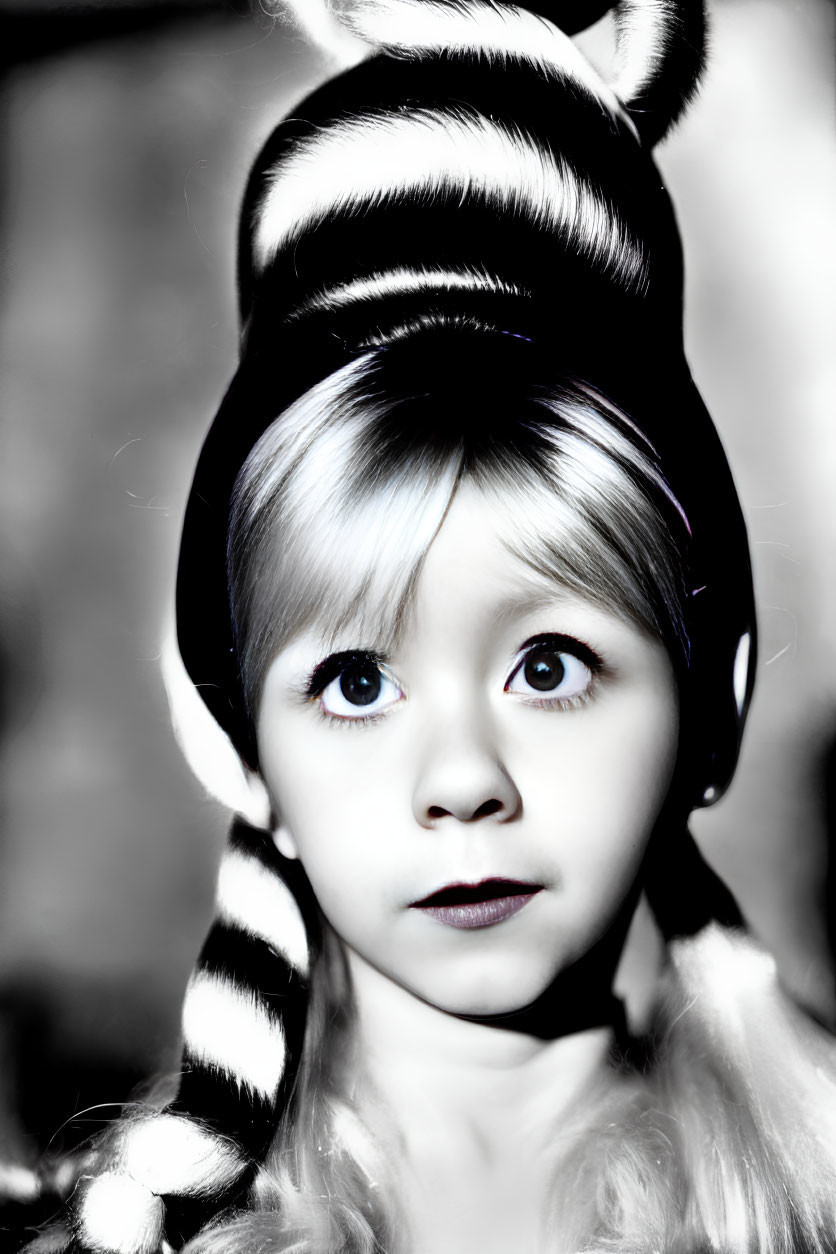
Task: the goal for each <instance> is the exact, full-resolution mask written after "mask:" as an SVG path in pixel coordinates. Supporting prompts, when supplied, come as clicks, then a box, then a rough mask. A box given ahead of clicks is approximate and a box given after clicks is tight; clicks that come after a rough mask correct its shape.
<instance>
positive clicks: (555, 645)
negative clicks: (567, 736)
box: [505, 633, 607, 710]
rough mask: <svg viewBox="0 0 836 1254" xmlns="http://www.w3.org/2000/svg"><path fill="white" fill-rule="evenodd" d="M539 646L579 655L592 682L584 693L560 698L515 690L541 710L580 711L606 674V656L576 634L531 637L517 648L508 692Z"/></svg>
mask: <svg viewBox="0 0 836 1254" xmlns="http://www.w3.org/2000/svg"><path fill="white" fill-rule="evenodd" d="M537 649H545V650H548V651H549V652H551V653H556V654H567V655H568V656H569V657H573V658H576V659H577V661H579V662H581V663H582V664H583V665H584V666H585V667H586V669H587V670H588V671H589V682H588V684H587V686H586V687H585V688H584V690H583V691H582V692H578V693H573V694H572V695H570V696H568V697H567V696H562V697H561V696H557V697H546V696H544V697H534V696H530V695H528V694H524V693H516V694H515V695H516V696H518V697H520V699H521V700H522V701H523V702H524V704H525V705H527V706H529V707H533V708H534V709H541V710H578V709H580V708H581V707H582V706H584V705H586V704H587V703H588V702H589V701H590V700H591V698H592V697H593V696H594V695H595V691H596V689H597V687H598V683H599V681H600V679H601V676H602V675H604V674H605V673H606V670H607V667H606V663H605V662H604V659H603V658H602V657H601V655H600V654H599V653H596V652H595V650H594V649H591V648H590V647H589V645H587V644H584V643H583V641H582V640H578V639H577V638H576V637H575V636H564V635H562V634H560V633H547V634H546V635H543V636H532V637H531V638H530V639H529V640H526V642H525V644H523V645H522V646H521V647H520V649H519V650H518V651H517V653H516V655H515V659H514V666H513V669H512V671H511V674H510V675H509V677H508V679H507V680H506V681H505V691H506V692H508V691H509V690H510V685H511V684H512V682H513V681H514V679H515V678H516V676H517V675H518V674H519V673H520V671H521V670H522V668H523V666H524V665H525V661H526V658H527V657H528V656H529V655H530V654H531V653H533V652H535V651H536V650H537Z"/></svg>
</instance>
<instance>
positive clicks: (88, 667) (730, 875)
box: [0, 0, 836, 1153]
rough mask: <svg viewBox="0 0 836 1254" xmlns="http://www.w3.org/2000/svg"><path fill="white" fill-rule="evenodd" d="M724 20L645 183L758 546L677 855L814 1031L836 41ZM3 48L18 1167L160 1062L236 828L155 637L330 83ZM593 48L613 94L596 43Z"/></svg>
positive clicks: (86, 38)
mask: <svg viewBox="0 0 836 1254" xmlns="http://www.w3.org/2000/svg"><path fill="white" fill-rule="evenodd" d="M712 16H713V38H712V55H711V62H710V69H709V73H708V75H707V77H706V80H705V83H704V86H703V90H702V93H701V95H700V98H699V100H698V102H697V103H696V105H695V107H694V108H692V110H691V112H690V113H689V115H688V117H687V119H686V121H685V122H684V123H683V124H682V125H681V126H680V127H679V129H678V130H677V131H676V132H675V133H674V135H673V136H671V137H670V139H669V140H668V141H667V142H666V143H665V144H664V145H663V147H662V148H661V149H660V150H659V154H658V155H659V160H660V164H661V166H662V168H663V171H664V173H665V175H666V178H667V180H668V183H669V186H670V189H671V192H672V194H673V198H674V202H675V204H676V205H677V207H678V212H679V217H680V221H681V226H682V231H683V236H684V244H685V253H686V262H687V274H688V280H687V342H688V346H689V356H690V360H691V364H692V368H693V371H694V374H695V376H696V378H697V381H698V383H699V384H700V387H701V389H702V391H703V394H704V396H705V398H706V401H707V403H708V406H709V409H710V410H711V412H712V414H713V415H714V418H715V421H716V422H717V425H718V427H719V429H720V431H721V433H722V435H723V438H724V440H725V443H726V445H727V448H728V450H729V455H730V459H731V462H732V466H733V467H734V469H735V472H736V476H737V479H738V484H739V488H740V492H741V496H742V500H743V504H744V509H745V512H746V515H747V518H748V521H749V526H750V531H751V540H752V546H753V554H754V561H755V572H756V582H757V592H758V603H759V614H760V629H761V669H760V681H759V686H758V690H757V694H756V698H755V702H754V707H753V710H752V714H751V719H750V727H749V732H748V737H747V741H746V744H745V748H744V753H743V759H742V763H741V767H740V771H739V774H738V777H737V779H736V782H735V784H734V787H733V789H732V791H731V793H730V794H729V795H728V796H727V797H726V798H725V799H724V800H723V801H722V802H721V803H720V804H719V805H718V806H716V807H715V808H714V809H713V810H711V811H706V812H704V813H701V814H700V815H699V816H698V817H697V822H696V831H697V835H698V838H699V840H700V842H701V844H702V847H703V849H704V851H705V852H706V854H707V855H708V856H709V858H710V859H711V860H712V861H713V863H714V864H715V865H716V866H717V868H718V869H719V870H720V872H721V873H722V874H723V875H724V876H725V878H726V879H727V880H728V882H729V883H730V884H731V885H732V887H733V889H734V890H735V892H736V893H737V895H738V897H739V898H740V900H741V902H742V904H743V906H744V909H745V911H746V913H747V915H748V917H749V918H750V920H751V922H752V924H753V926H754V928H755V930H756V931H757V932H758V933H759V934H760V935H761V936H762V937H763V939H764V940H765V941H766V943H767V944H768V945H769V946H770V947H771V948H772V949H773V950H774V952H775V953H776V955H777V957H778V960H779V964H780V967H781V970H782V972H783V975H784V978H785V980H786V981H787V983H788V984H789V985H790V987H791V988H792V989H793V990H794V991H795V992H796V994H797V995H798V996H799V997H800V998H801V999H802V1000H803V1001H804V1002H805V1003H806V1004H808V1005H809V1006H811V1007H812V1008H813V1009H815V1010H816V1011H817V1013H819V1014H820V1015H821V1016H822V1017H824V1018H831V1017H832V1012H833V1005H834V1002H833V977H832V965H831V964H832V951H833V947H834V939H836V937H835V936H834V931H836V923H834V922H833V918H832V915H831V910H830V906H831V898H832V895H833V883H834V882H836V858H834V849H836V795H834V775H833V766H834V760H835V759H836V578H834V574H836V569H835V568H836V559H835V558H834V554H836V423H834V416H833V407H834V397H836V377H834V375H836V368H834V351H833V349H834V344H836V296H834V293H836V248H834V239H833V223H834V221H836V146H835V145H834V133H835V132H836V128H835V127H834V68H833V8H832V5H831V4H830V3H829V2H828V0H716V3H714V4H713V12H712ZM0 21H2V26H3V32H2V39H1V40H0V45H2V48H3V50H4V51H3V54H2V55H3V57H4V58H5V60H4V64H3V67H2V69H3V78H2V86H1V87H0V91H1V92H2V106H3V108H2V118H3V131H2V140H0V143H1V144H2V147H0V168H1V169H2V191H1V192H0V231H2V249H3V251H2V258H3V289H2V297H1V298H0V300H1V301H2V304H0V404H1V405H2V410H1V411H0V563H1V564H2V568H1V569H0V1129H5V1136H6V1138H7V1140H11V1139H12V1137H13V1133H14V1128H15V1121H17V1122H18V1124H19V1126H21V1127H25V1129H26V1134H25V1136H24V1138H23V1141H22V1145H23V1148H24V1150H26V1149H27V1148H28V1149H30V1150H32V1151H33V1152H34V1150H35V1149H36V1148H42V1147H43V1146H44V1145H46V1144H47V1142H49V1141H50V1140H51V1139H52V1138H54V1137H55V1138H57V1139H55V1140H53V1141H52V1144H53V1145H54V1146H55V1147H60V1146H62V1145H71V1144H73V1143H74V1142H76V1141H77V1140H78V1139H79V1138H80V1137H81V1136H86V1135H87V1134H88V1133H89V1132H90V1131H91V1130H92V1129H94V1128H95V1126H96V1123H97V1121H99V1120H102V1119H106V1118H108V1117H109V1116H110V1115H111V1114H112V1113H113V1110H112V1108H106V1107H105V1108H102V1109H97V1110H91V1111H89V1112H87V1113H83V1112H85V1111H86V1108H87V1107H90V1106H94V1105H98V1104H99V1103H107V1102H113V1101H116V1102H118V1101H120V1100H122V1099H124V1098H125V1097H126V1095H127V1094H128V1092H129V1090H130V1088H131V1086H132V1085H133V1084H134V1083H135V1082H137V1081H138V1080H140V1079H141V1078H143V1077H144V1076H146V1075H148V1074H149V1073H151V1072H153V1071H155V1070H157V1069H159V1068H160V1067H166V1066H171V1065H174V1064H175V1062H176V1057H177V1050H176V1043H177V1031H178V1014H179V1005H180V1000H181V997H182V991H183V987H184V984H185V981H186V979H187V976H188V972H189V969H190V966H191V963H192V961H193V959H194V957H195V955H196V953H197V950H198V948H199V946H200V943H201V940H202V937H203V934H204V932H205V929H206V927H207V924H208V920H209V917H210V911H211V896H212V888H213V878H214V874H215V868H216V864H217V859H218V855H219V852H220V848H221V845H222V842H223V837H224V833H225V827H226V816H225V814H224V813H223V812H222V811H221V810H220V809H219V808H218V807H217V806H216V805H214V803H211V802H209V801H208V800H207V799H205V798H204V797H203V796H202V794H201V793H200V791H199V789H198V787H197V785H196V784H194V783H193V782H192V780H191V778H190V776H189V774H188V772H187V770H186V768H185V767H184V765H183V764H182V762H181V760H180V757H179V754H178V750H177V748H176V745H175V743H174V740H173V737H172V735H171V732H170V730H169V725H168V718H167V711H166V704H165V698H164V694H163V689H162V684H161V681H160V676H159V665H158V656H159V640H160V634H161V633H160V625H161V623H162V621H163V618H164V612H165V608H166V605H167V603H168V599H169V597H170V594H171V588H172V586H173V579H174V568H175V560H176V548H177V541H178V534H179V528H180V520H181V514H182V509H183V505H184V501H185V495H186V491H187V487H188V481H189V477H190V472H191V468H192V466H193V463H194V460H195V458H196V455H197V452H198V449H199V446H200V442H201V439H202V436H203V434H204V432H205V429H206V426H207V424H208V422H209V420H210V418H211V416H212V414H213V412H214V409H215V407H216V404H217V402H218V400H219V398H220V396H221V393H222V391H223V388H224V386H225V383H226V381H227V380H228V378H229V376H230V375H231V373H232V371H233V369H234V366H235V359H236V335H237V328H236V318H235V293H234V264H233V263H234V228H235V217H236V212H237V205H238V199H239V195H240V193H241V190H242V187H243V182H244V179H245V176H246V172H247V169H248V165H249V162H250V160H251V159H252V157H253V156H254V154H255V151H256V149H257V147H258V146H259V143H260V141H261V140H262V139H263V138H264V137H265V135H266V133H267V132H268V131H269V129H270V127H271V125H272V124H273V123H274V122H275V121H276V120H277V119H278V117H279V116H280V115H281V114H282V113H283V112H285V111H286V110H287V109H288V108H289V107H290V106H291V105H292V104H293V102H294V100H296V99H298V98H299V97H300V96H301V95H302V94H304V92H305V91H306V90H307V89H308V88H309V87H310V86H312V85H313V84H314V83H315V82H316V81H318V80H319V79H321V78H323V77H324V76H325V74H326V72H327V70H326V67H325V65H324V63H323V61H322V60H321V59H319V57H318V56H317V55H316V54H314V53H313V52H312V51H311V50H310V49H308V48H306V47H305V45H304V44H303V43H302V41H301V39H299V38H298V37H296V36H294V35H293V34H291V33H290V32H288V31H287V30H284V29H282V28H279V27H276V26H274V25H273V24H271V22H270V21H269V20H268V18H267V17H266V16H265V15H264V14H263V13H261V12H260V11H258V10H257V9H256V11H254V12H253V13H251V12H250V11H249V10H248V7H247V5H246V3H245V2H244V0H241V3H232V2H224V0H214V3H212V2H210V0H191V2H185V0H182V2H171V3H167V2H166V0H158V2H157V3H148V2H147V0H145V2H144V3H143V2H141V0H134V2H132V3H129V2H127V0H125V2H124V3H118V2H116V0H111V2H107V0H99V2H98V3H95V4H94V3H82V2H77V3H70V2H67V0H64V2H62V3H58V2H57V0H56V2H55V3H46V2H45V0H18V3H11V2H10V0H0ZM586 45H587V47H588V50H589V52H590V55H591V56H592V57H593V58H597V59H599V60H600V61H601V62H602V63H604V62H606V60H607V59H608V56H609V32H608V30H607V28H606V23H604V24H603V25H602V27H601V29H600V30H598V31H596V32H593V33H592V34H591V35H590V36H589V37H587V39H586ZM64 1121H68V1122H67V1123H66V1126H64V1127H61V1125H62V1124H64ZM3 1135H4V1132H3V1131H0V1153H2V1151H3Z"/></svg>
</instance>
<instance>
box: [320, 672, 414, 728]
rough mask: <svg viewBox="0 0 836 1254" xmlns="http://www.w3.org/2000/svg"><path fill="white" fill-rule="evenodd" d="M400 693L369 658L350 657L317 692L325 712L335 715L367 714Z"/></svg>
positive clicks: (385, 705)
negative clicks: (337, 672)
mask: <svg viewBox="0 0 836 1254" xmlns="http://www.w3.org/2000/svg"><path fill="white" fill-rule="evenodd" d="M402 696H403V693H402V692H401V690H400V688H399V687H398V685H397V684H396V683H395V681H394V680H393V679H392V677H391V676H390V675H388V674H387V673H386V671H385V670H383V669H382V668H381V667H380V665H379V663H378V662H376V661H375V660H374V659H373V658H370V657H369V658H354V659H352V660H350V661H348V662H346V663H345V665H343V666H342V668H341V670H340V672H339V674H337V675H336V676H335V677H334V678H333V679H332V680H331V681H330V682H329V683H327V684H326V685H325V686H324V687H323V688H322V690H321V691H320V693H319V703H320V706H321V708H322V709H323V710H324V711H325V713H326V714H332V715H334V716H335V717H337V718H354V719H363V718H369V717H371V716H372V715H374V714H380V713H381V712H382V711H383V710H385V709H387V708H388V707H389V706H390V705H394V704H395V702H397V701H400V699H401V698H402Z"/></svg>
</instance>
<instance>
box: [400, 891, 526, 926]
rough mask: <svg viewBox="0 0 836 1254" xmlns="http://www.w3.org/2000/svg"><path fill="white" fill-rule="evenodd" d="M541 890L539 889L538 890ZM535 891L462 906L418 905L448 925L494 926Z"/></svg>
mask: <svg viewBox="0 0 836 1254" xmlns="http://www.w3.org/2000/svg"><path fill="white" fill-rule="evenodd" d="M539 891H540V890H539V889H538V890H537V892H539ZM537 892H534V893H519V894H517V895H516V896H514V897H494V898H492V899H491V900H490V901H470V902H468V903H467V905H461V906H416V907H414V908H415V909H416V910H420V911H421V913H422V914H428V915H430V916H431V917H432V918H433V919H437V920H438V922H439V923H446V925H447V927H459V928H465V929H468V928H477V927H493V926H494V924H495V923H504V922H505V920H506V919H510V918H511V915H512V914H519V912H520V911H521V910H522V909H523V908H524V907H525V906H527V905H528V903H529V902H530V901H533V899H534V898H535V897H536V896H537Z"/></svg>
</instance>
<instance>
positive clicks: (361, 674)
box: [340, 661, 380, 705]
mask: <svg viewBox="0 0 836 1254" xmlns="http://www.w3.org/2000/svg"><path fill="white" fill-rule="evenodd" d="M340 692H341V693H342V694H343V696H344V697H345V699H346V701H348V702H349V703H350V704H351V705H371V704H372V702H373V701H376V700H377V698H378V697H379V696H380V671H379V670H378V669H377V666H376V665H375V664H374V662H372V661H368V662H352V664H351V665H350V666H347V667H346V668H345V670H344V671H343V672H342V674H341V675H340Z"/></svg>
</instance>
